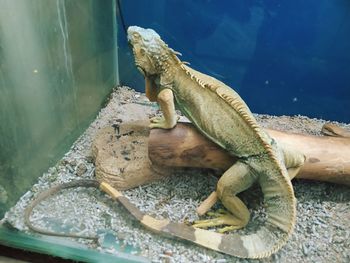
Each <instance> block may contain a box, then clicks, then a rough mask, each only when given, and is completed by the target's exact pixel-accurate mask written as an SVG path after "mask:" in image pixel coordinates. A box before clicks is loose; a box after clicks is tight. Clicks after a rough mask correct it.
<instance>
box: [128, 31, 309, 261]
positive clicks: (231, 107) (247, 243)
mask: <svg viewBox="0 0 350 263" xmlns="http://www.w3.org/2000/svg"><path fill="white" fill-rule="evenodd" d="M128 39H129V43H130V44H131V45H132V48H133V53H134V57H135V64H136V66H137V68H138V69H139V70H140V72H141V73H142V74H143V75H144V77H145V82H146V95H147V96H148V97H149V99H150V100H151V101H158V103H159V104H160V107H161V109H162V112H163V117H162V118H153V119H151V125H150V127H151V128H163V129H171V128H173V127H174V126H175V125H176V122H177V116H176V113H175V105H176V106H177V107H178V108H179V109H180V110H181V112H182V113H183V114H184V115H185V116H186V117H187V118H188V119H189V120H191V122H192V123H193V124H194V125H195V126H196V127H197V129H198V130H199V131H200V132H201V133H203V134H204V135H205V136H206V137H207V138H209V139H210V140H212V141H213V142H215V143H216V144H218V145H219V146H221V147H222V148H224V149H226V150H227V151H229V152H230V153H232V154H233V155H235V156H237V157H239V161H238V162H237V163H236V164H234V165H233V166H232V167H231V168H229V169H228V170H227V171H226V172H225V173H224V174H223V176H222V177H221V178H220V180H219V182H218V185H217V190H216V193H217V196H218V198H219V199H220V200H221V202H222V203H223V205H224V206H225V207H226V208H227V209H228V210H229V211H230V212H231V213H232V215H227V214H223V215H221V217H219V218H217V219H214V220H210V221H204V222H198V223H197V224H196V225H195V226H197V227H209V226H217V225H221V224H226V225H227V224H229V225H230V226H229V227H226V228H225V229H224V231H226V230H233V229H239V228H241V227H243V226H245V225H246V224H247V223H248V221H249V211H248V209H247V207H246V206H245V204H244V203H243V202H242V201H241V200H240V199H239V198H238V197H237V196H236V195H237V194H238V193H239V192H242V191H244V190H246V189H247V188H249V187H250V186H251V185H252V184H253V183H254V182H255V181H257V182H258V184H259V185H260V186H261V188H262V191H263V194H264V202H265V204H266V205H267V208H266V212H267V216H268V217H267V220H266V223H265V225H263V226H262V227H261V228H260V229H259V230H258V231H257V232H256V233H253V234H249V235H238V234H229V235H222V234H219V233H213V232H203V231H206V230H202V229H198V228H194V229H195V230H194V231H193V230H192V232H191V233H192V234H193V233H194V235H192V234H190V233H188V235H187V238H186V239H187V240H190V241H192V242H195V243H197V244H199V245H202V246H206V247H210V248H212V249H215V250H217V251H221V252H223V253H227V254H230V255H234V256H237V257H242V258H263V257H268V256H270V255H271V254H272V253H275V252H276V251H278V250H279V249H280V248H281V247H282V246H283V245H284V244H285V243H286V242H287V240H288V238H289V237H290V235H291V233H292V231H293V228H294V224H295V216H296V200H295V197H294V192H293V187H292V184H291V182H290V179H289V177H294V176H295V174H296V173H297V172H298V170H299V168H300V166H301V165H302V163H303V162H304V159H305V158H304V156H303V155H302V154H299V153H297V152H296V151H292V150H289V149H281V147H279V146H278V145H277V144H276V142H275V141H274V140H273V139H272V138H271V137H270V136H269V135H268V134H267V133H266V132H264V131H263V130H262V129H261V128H260V127H259V125H258V124H257V122H256V120H255V119H254V117H253V115H252V113H251V112H250V110H249V108H248V107H247V105H246V104H245V103H244V101H243V100H242V99H241V98H240V96H239V95H238V94H237V93H236V92H235V91H233V90H232V89H231V88H230V87H228V86H226V85H225V84H224V83H222V82H220V81H218V80H217V79H215V78H212V77H210V76H207V75H205V74H202V73H200V72H197V71H195V70H193V69H192V68H190V67H188V66H186V65H185V64H184V63H183V62H181V61H180V60H179V58H178V57H177V56H176V55H178V54H179V53H177V52H175V51H174V50H172V49H171V48H169V47H168V46H167V45H166V44H165V43H164V42H163V41H162V40H161V38H160V37H159V35H158V34H157V33H156V32H155V31H153V30H152V29H143V28H140V27H136V26H132V27H129V29H128ZM286 153H287V154H286ZM286 161H287V162H288V163H289V164H293V165H292V166H293V169H290V175H289V174H288V171H287V168H286V164H285V162H286ZM170 230H171V231H170V232H169V233H170V234H174V233H173V232H178V230H177V229H175V228H174V227H171V228H170ZM187 230H188V229H187ZM188 231H189V230H188ZM175 235H176V233H175Z"/></svg>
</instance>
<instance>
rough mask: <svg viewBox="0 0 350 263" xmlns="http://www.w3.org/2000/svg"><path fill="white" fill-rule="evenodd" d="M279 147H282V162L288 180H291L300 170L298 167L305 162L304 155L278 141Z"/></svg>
mask: <svg viewBox="0 0 350 263" xmlns="http://www.w3.org/2000/svg"><path fill="white" fill-rule="evenodd" d="M279 146H280V149H282V152H283V157H284V164H285V166H286V168H287V171H288V175H289V178H290V180H292V179H293V178H294V177H295V176H296V175H297V174H298V172H299V171H300V168H301V167H302V166H303V164H304V162H305V159H306V157H305V155H304V154H303V153H301V152H300V151H298V150H296V149H294V148H292V147H290V146H286V145H283V144H281V143H279Z"/></svg>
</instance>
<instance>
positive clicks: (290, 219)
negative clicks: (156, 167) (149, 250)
mask: <svg viewBox="0 0 350 263" xmlns="http://www.w3.org/2000/svg"><path fill="white" fill-rule="evenodd" d="M269 178H273V179H271V180H266V179H265V178H264V180H261V182H260V184H261V188H262V190H263V193H264V198H265V203H266V205H267V214H268V219H267V222H266V224H265V225H264V226H262V227H261V228H260V229H259V230H258V231H257V232H255V233H253V234H248V235H239V234H237V233H234V234H220V233H216V232H211V231H208V230H203V229H199V228H195V227H193V226H189V225H186V224H182V223H175V222H171V221H169V220H166V219H163V220H158V219H155V218H153V217H150V216H148V215H145V214H143V213H142V212H141V211H140V210H139V209H138V208H137V207H136V206H135V205H133V204H132V203H130V201H129V200H128V199H127V198H126V197H124V196H123V195H122V194H121V193H120V192H119V191H117V190H116V189H114V188H113V187H111V186H110V185H109V184H106V183H101V185H100V188H101V189H102V190H103V191H105V192H106V193H108V194H110V195H111V196H112V197H113V198H114V199H116V200H118V201H119V202H120V203H121V204H122V205H123V206H124V207H125V208H126V209H127V210H128V211H129V212H130V213H131V214H132V215H133V216H134V217H135V218H136V219H137V220H139V221H140V223H141V224H142V225H143V226H144V227H146V228H147V229H149V230H151V231H153V232H156V233H160V234H164V235H166V236H170V237H177V238H179V239H184V240H187V241H190V242H192V243H195V244H197V245H200V246H203V247H206V248H210V249H213V250H216V251H219V252H221V253H225V254H228V255H232V256H236V257H240V258H264V257H268V256H270V255H272V254H273V253H275V252H277V251H278V250H279V249H280V248H281V247H282V246H284V245H285V243H286V242H287V240H288V239H289V237H290V235H291V233H292V231H293V228H294V224H295V214H296V208H295V197H294V192H293V187H292V184H291V182H290V180H289V179H287V177H284V176H283V177H282V178H280V177H278V178H277V180H276V178H274V177H273V176H272V177H269ZM284 179H286V180H284Z"/></svg>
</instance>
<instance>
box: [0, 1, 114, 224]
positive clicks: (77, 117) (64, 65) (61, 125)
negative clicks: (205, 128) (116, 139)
mask: <svg viewBox="0 0 350 263" xmlns="http://www.w3.org/2000/svg"><path fill="white" fill-rule="evenodd" d="M0 5H1V8H0V121H1V125H0V174H1V177H0V218H2V216H3V214H4V212H5V211H6V210H7V209H8V208H9V207H10V206H12V205H13V204H14V203H15V202H16V201H17V199H18V198H19V197H20V196H21V195H22V194H23V193H24V192H25V191H26V190H27V189H28V188H30V186H31V185H32V184H33V183H34V182H35V181H36V179H37V178H38V177H39V176H40V175H41V174H42V172H43V171H45V170H47V168H48V167H49V166H50V165H52V164H53V163H55V162H56V161H57V159H58V158H59V157H62V155H63V153H64V152H65V151H67V149H68V147H69V146H70V145H71V144H72V142H73V141H74V140H75V139H76V138H77V136H78V135H79V134H81V132H82V131H83V129H84V128H86V126H87V124H88V123H89V122H90V121H91V120H92V118H94V116H95V115H96V113H97V111H98V110H99V109H100V106H101V104H102V102H103V101H104V99H105V98H106V96H107V94H108V93H109V92H110V91H111V89H112V88H113V87H114V86H115V85H116V84H117V83H118V82H119V79H118V68H117V44H116V22H115V17H116V11H115V10H116V6H115V2H114V1H113V0H109V1H94V0H75V1H61V0H57V1H54V0H50V1H47V0H36V1H27V0H16V1H13V0H0Z"/></svg>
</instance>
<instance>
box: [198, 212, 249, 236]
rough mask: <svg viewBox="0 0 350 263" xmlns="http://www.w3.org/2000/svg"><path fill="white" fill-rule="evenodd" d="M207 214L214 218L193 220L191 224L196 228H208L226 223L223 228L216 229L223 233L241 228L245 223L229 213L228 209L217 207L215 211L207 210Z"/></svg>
mask: <svg viewBox="0 0 350 263" xmlns="http://www.w3.org/2000/svg"><path fill="white" fill-rule="evenodd" d="M207 215H209V216H213V217H215V218H212V219H206V220H197V221H195V222H194V224H193V226H194V227H197V228H204V229H206V228H209V227H216V226H222V225H227V226H225V227H223V228H220V229H218V232H219V233H225V232H228V231H232V230H237V229H240V228H243V227H244V226H245V224H243V223H242V221H241V220H239V219H238V218H236V217H235V216H233V215H232V214H230V213H229V212H228V211H225V210H223V209H219V210H218V211H216V212H208V213H207Z"/></svg>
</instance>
